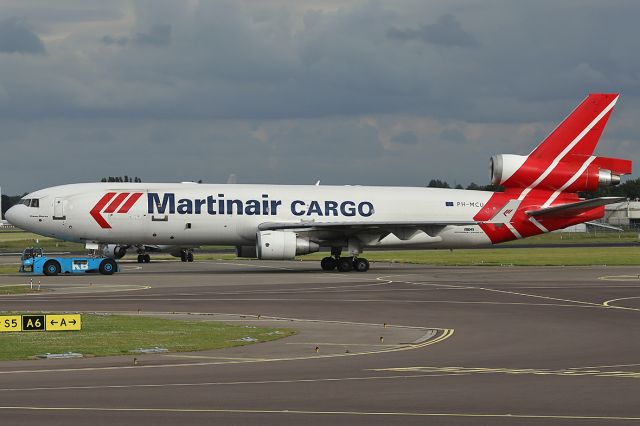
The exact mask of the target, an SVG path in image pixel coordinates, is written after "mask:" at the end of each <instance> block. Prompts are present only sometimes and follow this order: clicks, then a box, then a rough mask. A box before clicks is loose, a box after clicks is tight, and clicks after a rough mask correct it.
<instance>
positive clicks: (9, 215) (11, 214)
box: [4, 206, 21, 228]
mask: <svg viewBox="0 0 640 426" xmlns="http://www.w3.org/2000/svg"><path fill="white" fill-rule="evenodd" d="M18 207H19V206H13V207H11V208H10V209H9V210H7V211H6V212H5V213H4V218H5V219H6V220H7V221H8V222H9V223H10V224H12V225H13V226H17V227H18V228H19V227H20V222H21V221H20V213H19V212H18Z"/></svg>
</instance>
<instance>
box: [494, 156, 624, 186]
mask: <svg viewBox="0 0 640 426" xmlns="http://www.w3.org/2000/svg"><path fill="white" fill-rule="evenodd" d="M600 159H602V160H611V159H604V158H602V157H596V158H595V159H593V158H592V161H591V162H588V157H583V156H573V157H572V156H567V157H565V158H564V159H563V160H562V161H559V162H558V163H556V164H555V165H553V168H552V170H551V171H550V172H548V173H546V171H547V168H548V167H549V166H550V164H549V162H548V161H541V160H537V159H535V158H530V157H528V156H525V155H512V154H500V155H494V156H493V157H491V161H490V169H491V183H492V184H494V185H504V186H505V187H508V188H526V187H528V186H530V185H532V184H533V183H534V182H536V181H537V180H538V179H539V177H540V176H542V175H543V174H544V173H546V174H545V176H544V178H543V179H542V181H540V182H538V183H537V184H536V188H538V189H546V190H550V191H556V190H559V189H562V190H563V191H566V192H581V191H596V190H597V189H598V188H602V187H605V186H614V185H617V184H619V183H620V175H619V174H616V173H614V172H612V171H611V170H608V169H605V168H602V167H601V166H600V165H599V164H598V163H599V161H598V160H600ZM594 160H595V161H594Z"/></svg>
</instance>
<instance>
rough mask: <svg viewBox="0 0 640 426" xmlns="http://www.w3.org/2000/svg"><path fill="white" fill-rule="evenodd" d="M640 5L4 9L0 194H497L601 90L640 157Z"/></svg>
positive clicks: (258, 1)
mask: <svg viewBox="0 0 640 426" xmlns="http://www.w3.org/2000/svg"><path fill="white" fill-rule="evenodd" d="M638 20H640V2H636V1H606V2H605V1H582V0H581V1H565V2H559V1H535V2H531V1H522V2H514V1H491V0H489V1H483V2H469V1H452V0H444V1H426V0H394V1H382V0H379V1H375V0H372V1H369V0H362V1H358V0H353V1H345V0H342V1H333V0H313V1H311V0H310V1H303V0H246V1H241V0H231V1H213V0H212V1H197V0H189V1H188V0H169V1H160V0H149V1H127V0H122V1H119V0H111V1H108V2H105V1H97V0H93V1H91V0H83V1H80V0H78V1H68V0H57V1H55V2H52V1H49V0H46V1H45V0H43V1H39V2H38V1H26V0H3V1H2V3H1V4H0V185H1V186H2V188H3V192H4V193H7V194H17V193H21V192H24V191H31V190H35V189H37V188H41V187H47V186H51V185H54V184H64V183H72V182H81V181H97V180H99V179H100V178H101V177H103V176H108V175H125V174H127V175H135V176H140V177H141V178H142V179H143V180H144V181H146V182H150V181H184V180H198V179H203V180H204V181H205V182H222V183H224V182H225V181H226V180H227V177H228V176H229V175H230V174H231V173H235V174H236V175H237V176H238V182H239V183H298V184H307V183H314V182H315V181H316V180H318V179H320V180H321V181H322V183H324V184H376V185H414V186H421V185H425V183H426V182H427V181H428V180H430V179H431V178H440V179H446V180H448V181H449V182H450V183H454V182H456V183H462V184H463V185H466V184H468V183H469V182H471V181H474V182H476V183H482V184H485V183H488V180H489V177H488V159H489V157H490V156H491V155H493V154H496V153H527V152H529V151H530V150H531V149H532V148H533V147H534V146H535V145H536V144H537V143H538V141H539V140H540V139H541V138H544V136H545V135H546V134H547V133H548V132H549V131H550V130H552V128H553V127H554V126H555V125H556V124H557V122H558V121H559V120H561V119H562V118H563V117H564V116H565V115H566V114H567V113H568V112H569V111H570V110H571V109H573V107H574V106H575V105H577V103H578V102H579V101H580V100H581V99H582V98H584V96H585V95H586V94H587V93H589V92H598V91H615V92H620V93H621V94H622V96H621V98H620V101H619V102H618V105H617V107H616V111H615V112H614V114H613V116H612V118H611V120H610V124H609V126H608V127H607V130H606V131H605V134H604V136H603V140H602V141H601V143H600V146H599V152H600V153H601V154H603V155H608V156H619V157H625V158H630V159H633V160H636V159H638V158H640V157H639V155H638V154H640V141H639V140H638V139H639V138H638V136H639V135H640V54H638V52H640V29H639V28H638V25H637V22H638Z"/></svg>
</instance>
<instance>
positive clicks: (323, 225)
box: [258, 221, 483, 231]
mask: <svg viewBox="0 0 640 426" xmlns="http://www.w3.org/2000/svg"><path fill="white" fill-rule="evenodd" d="M480 223H483V222H477V221H424V222H423V221H420V222H391V221H390V222H312V221H307V222H304V221H303V222H265V223H261V224H260V225H259V226H258V229H259V230H260V231H276V230H283V229H289V230H304V231H310V230H327V231H329V230H335V231H337V230H347V229H350V230H354V231H363V230H383V229H390V228H417V229H420V228H431V227H445V226H450V225H452V226H470V225H479V224H480Z"/></svg>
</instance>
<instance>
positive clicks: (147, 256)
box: [143, 254, 151, 263]
mask: <svg viewBox="0 0 640 426" xmlns="http://www.w3.org/2000/svg"><path fill="white" fill-rule="evenodd" d="M143 258H144V263H151V256H149V255H148V254H145V255H143Z"/></svg>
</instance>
